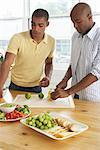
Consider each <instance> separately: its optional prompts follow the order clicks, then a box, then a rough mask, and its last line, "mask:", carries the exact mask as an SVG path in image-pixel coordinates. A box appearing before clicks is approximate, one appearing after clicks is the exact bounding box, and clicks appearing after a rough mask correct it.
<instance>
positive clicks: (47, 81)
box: [40, 77, 50, 87]
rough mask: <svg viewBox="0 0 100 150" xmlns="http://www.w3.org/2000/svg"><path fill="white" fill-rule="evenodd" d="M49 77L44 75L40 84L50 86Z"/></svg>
mask: <svg viewBox="0 0 100 150" xmlns="http://www.w3.org/2000/svg"><path fill="white" fill-rule="evenodd" d="M49 83H50V81H49V78H48V77H44V78H43V79H42V80H41V81H40V86H41V87H47V86H49Z"/></svg>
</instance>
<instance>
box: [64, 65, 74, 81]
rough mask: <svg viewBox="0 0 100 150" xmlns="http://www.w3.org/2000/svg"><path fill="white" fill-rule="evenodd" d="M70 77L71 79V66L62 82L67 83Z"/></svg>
mask: <svg viewBox="0 0 100 150" xmlns="http://www.w3.org/2000/svg"><path fill="white" fill-rule="evenodd" d="M71 77H72V70H71V65H70V66H69V68H68V70H67V72H66V74H65V76H64V78H63V80H65V81H66V82H67V81H68V80H69V79H70V78H71Z"/></svg>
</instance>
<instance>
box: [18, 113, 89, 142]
mask: <svg viewBox="0 0 100 150" xmlns="http://www.w3.org/2000/svg"><path fill="white" fill-rule="evenodd" d="M51 115H52V117H53V116H54V117H55V116H57V117H58V116H59V117H61V116H62V117H65V116H63V115H61V114H58V113H55V112H52V113H51ZM65 118H66V119H67V120H69V121H70V122H71V123H75V124H77V125H78V126H79V130H78V131H77V132H70V131H69V132H68V131H66V133H67V135H66V136H65V137H62V138H57V137H55V136H54V135H52V134H50V133H47V132H46V131H45V130H41V129H38V128H36V127H33V126H30V125H27V124H26V123H25V121H26V119H21V120H20V122H21V123H22V124H24V125H25V126H27V127H29V128H31V129H33V130H35V131H37V132H39V133H41V134H44V135H46V136H48V137H50V138H52V139H55V140H64V139H67V138H69V137H72V136H74V135H77V134H79V133H81V132H83V131H85V130H87V129H88V126H87V125H86V124H83V123H81V122H78V121H76V120H73V119H71V118H67V117H65Z"/></svg>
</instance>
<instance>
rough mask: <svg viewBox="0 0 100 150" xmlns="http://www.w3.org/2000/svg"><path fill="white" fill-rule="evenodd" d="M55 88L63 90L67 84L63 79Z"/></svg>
mask: <svg viewBox="0 0 100 150" xmlns="http://www.w3.org/2000/svg"><path fill="white" fill-rule="evenodd" d="M56 87H57V88H60V89H65V88H66V87H67V82H66V81H65V80H64V79H63V80H62V81H61V82H60V83H59V84H58V85H57V86H56Z"/></svg>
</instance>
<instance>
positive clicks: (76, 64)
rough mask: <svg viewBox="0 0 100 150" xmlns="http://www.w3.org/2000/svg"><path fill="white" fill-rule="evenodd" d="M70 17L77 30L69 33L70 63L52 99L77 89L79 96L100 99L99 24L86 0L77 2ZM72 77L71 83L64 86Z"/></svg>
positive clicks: (92, 99) (87, 98) (80, 97)
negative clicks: (70, 36) (71, 35)
mask: <svg viewBox="0 0 100 150" xmlns="http://www.w3.org/2000/svg"><path fill="white" fill-rule="evenodd" d="M70 17H71V20H72V22H73V24H74V27H75V29H76V30H77V31H76V32H75V33H74V34H73V37H72V51H71V63H70V66H69V68H68V70H67V72H66V74H65V76H64V78H63V80H62V81H61V82H60V83H59V84H58V85H57V86H56V87H57V88H56V89H55V91H54V92H53V93H52V94H51V96H52V99H57V98H63V97H68V96H69V95H74V94H75V93H77V94H78V95H79V99H82V100H90V101H97V102H100V28H99V27H97V25H96V24H95V22H94V21H93V18H92V12H91V8H90V6H89V5H88V4H86V3H78V4H76V5H75V6H74V7H73V9H72V11H71V13H70ZM71 77H72V86H71V87H70V88H68V89H65V88H66V87H67V82H68V80H69V79H70V78H71Z"/></svg>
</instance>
